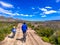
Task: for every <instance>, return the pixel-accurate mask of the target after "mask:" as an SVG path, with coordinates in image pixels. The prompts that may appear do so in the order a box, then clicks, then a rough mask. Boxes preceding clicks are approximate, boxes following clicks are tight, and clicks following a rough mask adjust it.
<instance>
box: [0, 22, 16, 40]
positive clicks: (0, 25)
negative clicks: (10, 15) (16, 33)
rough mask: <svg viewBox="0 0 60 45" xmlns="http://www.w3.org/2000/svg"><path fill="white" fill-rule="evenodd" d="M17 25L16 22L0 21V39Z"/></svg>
mask: <svg viewBox="0 0 60 45" xmlns="http://www.w3.org/2000/svg"><path fill="white" fill-rule="evenodd" d="M14 25H15V26H17V23H16V22H10V23H9V22H0V41H3V40H4V39H5V37H6V36H7V35H8V34H10V33H11V29H12V27H13V26H14Z"/></svg>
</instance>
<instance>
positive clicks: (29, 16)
mask: <svg viewBox="0 0 60 45" xmlns="http://www.w3.org/2000/svg"><path fill="white" fill-rule="evenodd" d="M20 15H21V16H25V17H33V16H34V15H28V14H26V15H25V14H20Z"/></svg>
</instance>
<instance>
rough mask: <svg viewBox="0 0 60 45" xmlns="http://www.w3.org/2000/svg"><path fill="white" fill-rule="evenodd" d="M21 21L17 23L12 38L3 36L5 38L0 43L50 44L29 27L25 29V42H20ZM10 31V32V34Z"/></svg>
mask: <svg viewBox="0 0 60 45" xmlns="http://www.w3.org/2000/svg"><path fill="white" fill-rule="evenodd" d="M21 25H22V24H21V23H20V24H18V27H17V32H16V35H15V37H14V38H8V36H7V37H6V38H5V40H4V41H3V42H2V43H1V44H0V45H51V44H50V43H47V42H44V41H42V40H41V38H40V37H39V36H37V35H36V33H35V31H34V30H31V29H30V28H29V29H28V31H27V37H26V42H25V43H24V42H22V36H23V34H22V30H21ZM11 35H12V33H11V34H10V36H11Z"/></svg>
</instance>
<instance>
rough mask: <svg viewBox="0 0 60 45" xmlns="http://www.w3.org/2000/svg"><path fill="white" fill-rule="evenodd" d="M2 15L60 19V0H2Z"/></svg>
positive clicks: (40, 19) (31, 18) (34, 18)
mask: <svg viewBox="0 0 60 45" xmlns="http://www.w3.org/2000/svg"><path fill="white" fill-rule="evenodd" d="M0 16H5V17H13V18H18V19H22V20H28V21H46V20H60V0H0Z"/></svg>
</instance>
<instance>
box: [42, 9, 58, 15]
mask: <svg viewBox="0 0 60 45" xmlns="http://www.w3.org/2000/svg"><path fill="white" fill-rule="evenodd" d="M56 12H57V11H55V10H50V11H45V12H43V13H44V14H52V13H56Z"/></svg>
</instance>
